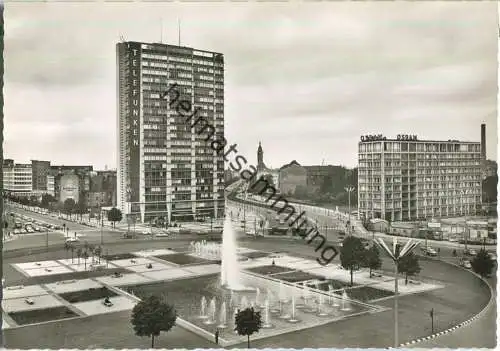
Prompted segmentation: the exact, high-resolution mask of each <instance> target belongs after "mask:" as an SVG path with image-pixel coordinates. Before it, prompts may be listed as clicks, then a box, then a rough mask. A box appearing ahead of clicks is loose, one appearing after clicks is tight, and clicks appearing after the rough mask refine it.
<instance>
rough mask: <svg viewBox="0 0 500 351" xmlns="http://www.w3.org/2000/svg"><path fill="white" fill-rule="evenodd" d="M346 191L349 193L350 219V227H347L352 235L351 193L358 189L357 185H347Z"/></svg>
mask: <svg viewBox="0 0 500 351" xmlns="http://www.w3.org/2000/svg"><path fill="white" fill-rule="evenodd" d="M344 189H345V191H347V193H348V194H349V220H348V222H347V223H348V226H349V228H347V229H348V230H349V235H352V231H351V228H352V224H351V193H352V192H353V191H354V190H355V189H356V188H355V187H353V186H348V187H345V188H344Z"/></svg>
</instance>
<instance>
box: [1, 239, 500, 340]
mask: <svg viewBox="0 0 500 351" xmlns="http://www.w3.org/2000/svg"><path fill="white" fill-rule="evenodd" d="M159 243H160V241H158V242H142V243H139V242H121V243H117V244H115V246H110V248H111V249H112V250H113V252H115V253H118V252H134V251H138V248H140V249H143V248H148V247H149V248H153V247H155V246H157V245H158V244H159ZM187 244H188V242H187V241H186V242H173V241H172V242H166V241H165V242H163V245H165V246H166V247H175V248H179V247H187ZM243 245H245V246H248V247H252V248H253V249H260V250H264V251H269V249H270V248H272V247H275V248H278V250H279V251H288V252H292V253H293V254H298V255H300V256H314V251H312V250H311V248H310V247H308V246H307V245H304V244H301V243H296V242H283V241H279V240H268V239H263V240H262V241H260V240H245V241H244V244H243ZM64 255H65V252H64V251H59V253H57V252H49V253H39V254H37V255H35V256H36V257H34V258H30V260H40V261H43V260H49V259H54V258H55V257H54V256H56V257H61V256H64ZM11 261H12V260H11ZM421 265H422V266H423V271H422V274H421V276H422V277H423V278H425V279H429V280H439V279H444V281H443V282H444V283H445V287H444V288H443V289H437V290H434V291H431V292H426V293H423V294H417V295H413V296H408V297H401V298H400V301H401V302H400V306H401V308H400V312H401V314H402V316H403V318H401V321H402V322H401V323H402V325H401V328H400V329H401V342H403V341H405V340H410V339H412V338H415V337H418V336H419V335H428V334H429V330H428V329H429V328H430V327H427V328H425V327H421V328H419V327H418V326H425V325H427V324H429V323H428V311H427V309H429V308H430V307H431V306H432V307H433V308H435V309H436V313H437V314H436V315H437V316H439V317H437V318H440V324H438V328H445V327H446V326H447V325H451V324H453V323H455V322H456V321H460V320H464V319H466V317H468V316H471V315H473V314H474V311H476V310H477V309H478V308H479V307H480V306H481V305H482V303H483V302H482V301H483V300H484V296H485V295H487V294H485V291H484V289H482V288H481V287H480V286H478V285H476V284H477V283H474V281H471V282H469V280H470V277H469V276H470V273H468V272H465V271H462V270H458V269H457V268H453V269H451V268H450V267H447V268H446V267H444V270H443V266H442V264H440V263H439V262H432V261H431V262H427V261H423V262H422V263H421ZM384 266H385V267H384V269H387V270H388V271H391V267H390V265H389V266H387V262H384ZM12 271H14V270H11V272H10V273H12V274H18V275H19V274H20V273H19V272H17V273H16V271H14V272H12ZM7 273H9V272H7ZM436 273H439V274H438V275H436ZM7 279H9V278H8V277H7ZM18 279H19V278H18ZM24 279H26V278H24ZM21 280H22V279H21ZM452 294H455V296H454V298H453V299H452V300H450V296H451V295H452ZM391 302H392V300H388V301H387V302H382V303H383V304H386V305H387V306H388V307H389V308H390V307H391ZM438 311H439V314H438ZM123 313H125V312H119V313H111V314H107V315H106V316H104V315H101V316H99V319H92V321H95V322H92V323H95V328H96V329H98V330H108V329H107V328H106V325H105V324H104V323H103V322H101V321H108V322H109V321H110V320H113V321H114V322H113V323H117V324H116V325H125V329H128V330H129V329H130V328H129V327H130V324H129V321H128V318H129V312H127V313H125V315H124V314H123ZM88 318H91V317H86V318H83V319H76V320H71V321H65V322H64V321H63V322H54V323H49V324H44V325H40V326H36V327H30V326H27V327H22V328H17V329H16V328H15V329H9V330H6V331H5V332H4V333H5V340H6V342H7V346H9V340H10V341H11V343H10V345H11V346H10V347H20V346H21V345H26V346H28V347H39V345H47V346H49V345H55V347H54V348H59V347H61V345H63V346H65V347H70V346H71V345H74V346H73V347H81V345H82V342H83V340H86V343H84V344H89V345H95V346H96V347H99V346H100V347H118V348H119V347H134V345H138V340H140V339H138V338H137V337H135V336H133V335H132V334H133V333H132V332H131V331H130V330H129V334H130V335H128V334H127V335H126V337H125V335H124V334H123V333H120V332H118V333H111V334H112V335H109V334H108V335H103V334H102V333H101V332H97V333H88V334H89V335H85V334H83V333H84V332H85V330H86V329H85V328H83V327H82V328H81V329H80V328H76V329H77V330H75V328H74V326H75V325H81V324H82V322H81V321H82V320H88ZM103 318H106V319H103ZM109 318H111V319H109ZM391 320H392V313H391V312H390V311H389V312H383V313H377V314H375V315H368V316H363V317H357V318H353V319H352V320H344V321H339V322H336V323H335V324H329V325H327V326H324V327H317V328H314V329H310V330H308V331H306V332H304V331H298V332H294V333H292V334H287V335H286V336H283V335H281V336H278V337H272V338H269V339H265V340H259V341H256V342H255V343H254V344H253V346H256V347H263V346H267V347H270V346H274V347H295V348H297V347H307V346H310V345H311V344H310V342H311V341H312V340H314V345H315V346H317V347H331V346H332V345H335V346H336V347H342V345H345V346H363V345H365V347H368V346H372V347H385V346H388V345H391V340H392V330H390V328H388V330H384V328H382V329H381V328H380V326H382V325H391ZM438 320H439V319H438ZM352 323H354V324H352ZM55 325H57V329H52V328H56V326H55ZM332 328H334V330H335V331H336V332H335V333H334V334H335V335H332V333H331V329H332ZM490 328H491V327H490ZM21 329H22V330H29V332H28V333H23V334H22V335H23V337H21V338H20V337H19V335H20V334H19V333H20V330H21ZM118 329H119V328H118ZM360 329H362V330H363V338H362V339H363V340H360V338H359V330H360ZM415 329H417V330H415ZM47 330H53V331H52V332H50V333H49V334H47V333H48V332H47ZM55 330H58V331H66V332H67V333H68V335H70V336H73V337H74V339H72V340H76V341H70V340H69V338H66V337H64V338H63V339H61V338H57V341H56V340H53V339H50V340H49V339H48V338H47V335H54V334H55ZM176 330H178V328H176ZM44 331H45V332H44ZM355 331H356V332H355ZM43 332H44V333H45V334H43ZM179 333H180V334H182V333H183V332H182V331H180V332H179ZM58 334H59V333H58ZM117 334H118V335H119V336H124V337H125V338H124V339H123V340H118V338H117V337H115V335H117ZM180 334H178V333H177V332H172V333H168V335H166V340H169V339H170V337H172V338H173V339H175V340H178V341H179V342H180V339H176V338H177V336H178V335H180ZM16 335H17V337H16ZM24 335H26V337H24ZM183 335H184V336H186V334H185V333H184V334H183ZM189 335H191V337H188V338H191V339H190V340H193V339H196V340H197V345H195V346H198V347H203V346H204V347H207V345H211V343H209V342H207V341H206V340H200V338H198V337H196V336H194V335H192V334H189ZM325 335H327V337H326V336H325ZM38 338H39V339H38ZM364 339H366V340H364ZM30 340H31V344H30ZM38 340H40V342H39V341H38ZM78 340H80V344H75V343H74V342H77V341H78ZM307 340H309V341H307ZM144 343H145V345H140V347H148V342H147V341H144ZM478 343H479V344H478V346H482V345H485V344H486V343H487V341H485V340H478ZM30 345H31V346H30ZM189 345H190V342H189V341H187V340H186V341H185V342H184V343H182V342H181V343H180V344H179V346H178V347H190V346H189ZM159 346H160V344H159ZM166 346H167V347H173V345H172V344H166ZM242 346H244V345H242Z"/></svg>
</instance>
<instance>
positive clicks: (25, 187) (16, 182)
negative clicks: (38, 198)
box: [3, 159, 33, 197]
mask: <svg viewBox="0 0 500 351" xmlns="http://www.w3.org/2000/svg"><path fill="white" fill-rule="evenodd" d="M3 189H4V191H5V192H6V193H8V194H10V195H11V196H19V197H25V196H31V195H32V191H33V174H32V169H31V164H23V163H14V160H12V159H5V160H4V162H3Z"/></svg>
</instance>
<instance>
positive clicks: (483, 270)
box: [470, 249, 495, 278]
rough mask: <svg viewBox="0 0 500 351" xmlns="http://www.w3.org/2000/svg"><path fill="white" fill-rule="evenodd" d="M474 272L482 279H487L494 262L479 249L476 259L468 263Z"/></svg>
mask: <svg viewBox="0 0 500 351" xmlns="http://www.w3.org/2000/svg"><path fill="white" fill-rule="evenodd" d="M470 265H471V266H472V269H473V270H474V272H476V273H477V274H479V275H480V276H481V277H482V278H484V277H487V276H489V275H490V274H491V272H492V271H493V267H494V265H495V262H494V261H493V260H492V259H491V257H490V255H488V253H487V252H486V251H485V250H484V249H481V250H480V251H479V252H478V253H477V255H476V257H474V259H473V260H472V262H471V263H470Z"/></svg>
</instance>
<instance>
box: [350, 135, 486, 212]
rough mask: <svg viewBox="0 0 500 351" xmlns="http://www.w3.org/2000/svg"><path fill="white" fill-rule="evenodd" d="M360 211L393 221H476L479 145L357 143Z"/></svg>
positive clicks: (419, 142)
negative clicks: (455, 218) (472, 218)
mask: <svg viewBox="0 0 500 351" xmlns="http://www.w3.org/2000/svg"><path fill="white" fill-rule="evenodd" d="M358 157H359V170H358V194H359V198H358V209H359V212H360V215H361V216H366V217H367V218H383V219H387V220H390V221H391V222H392V221H410V220H420V219H425V218H429V217H435V218H439V217H453V216H463V215H473V214H476V213H477V212H478V211H479V210H480V204H481V148H480V143H474V142H460V141H455V140H449V141H417V140H409V141H402V140H387V139H386V140H371V141H368V142H366V141H362V142H360V143H359V156H358Z"/></svg>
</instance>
